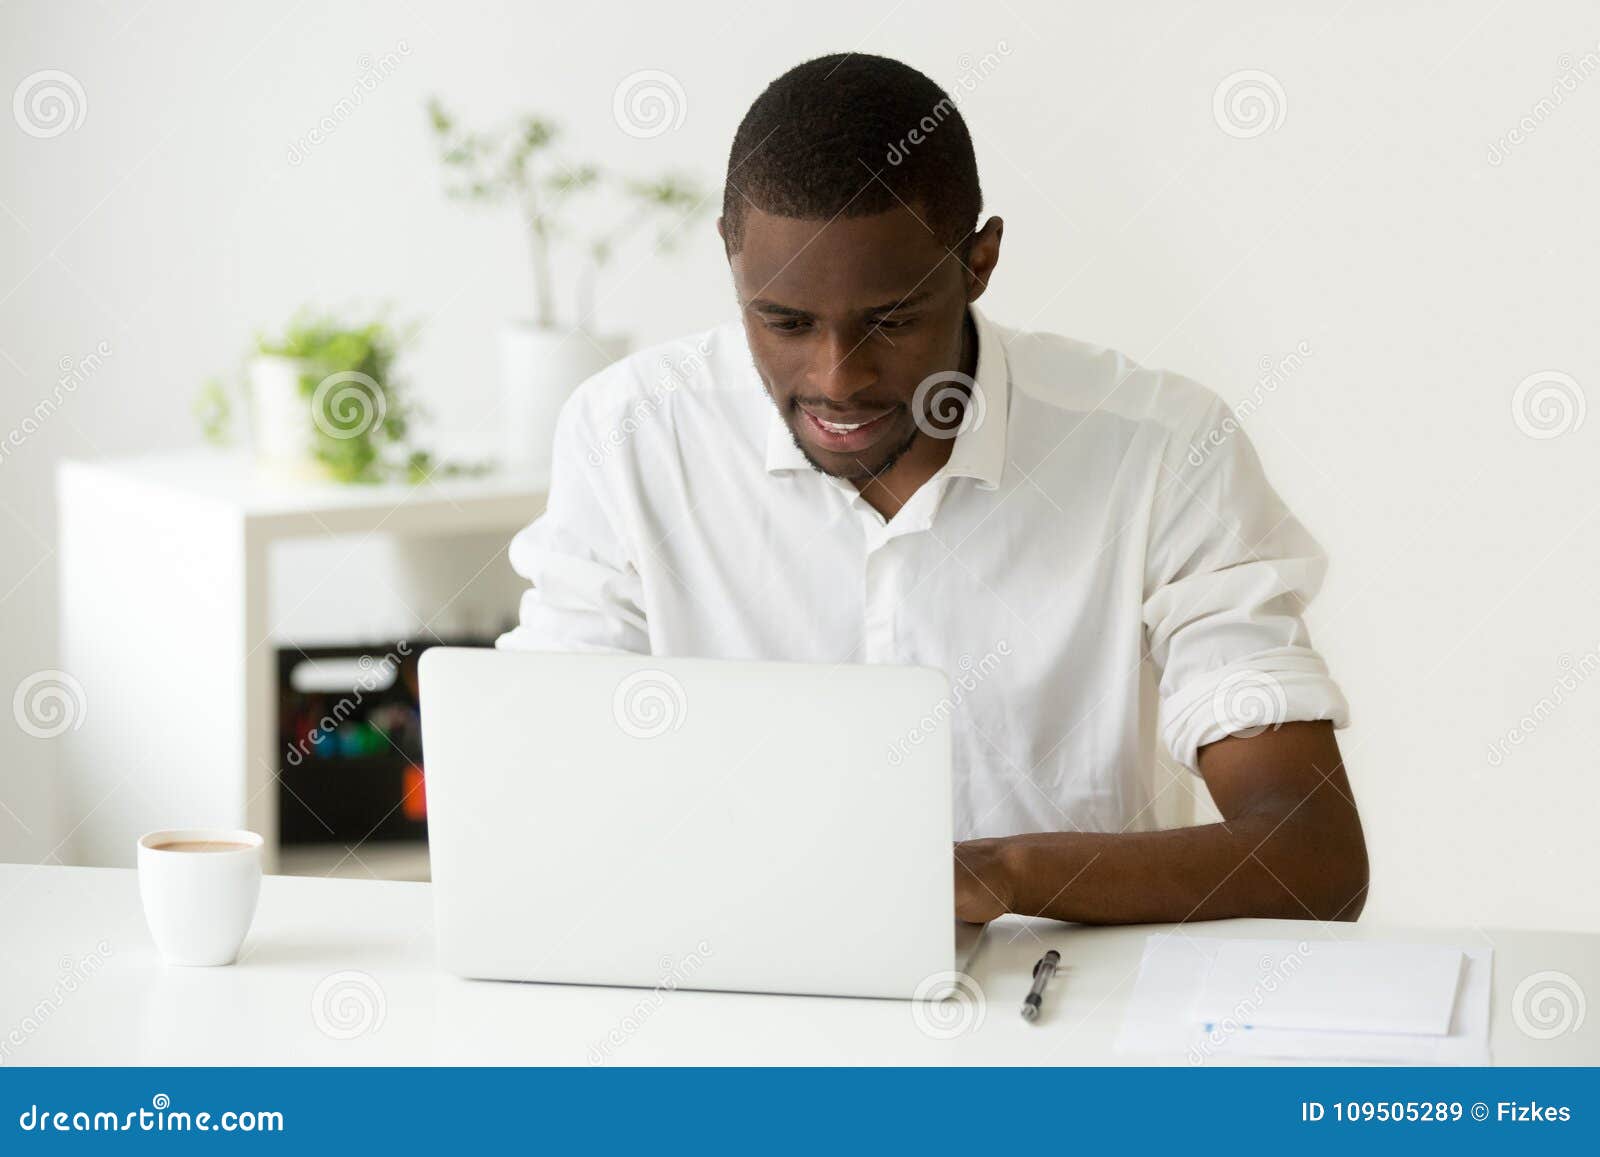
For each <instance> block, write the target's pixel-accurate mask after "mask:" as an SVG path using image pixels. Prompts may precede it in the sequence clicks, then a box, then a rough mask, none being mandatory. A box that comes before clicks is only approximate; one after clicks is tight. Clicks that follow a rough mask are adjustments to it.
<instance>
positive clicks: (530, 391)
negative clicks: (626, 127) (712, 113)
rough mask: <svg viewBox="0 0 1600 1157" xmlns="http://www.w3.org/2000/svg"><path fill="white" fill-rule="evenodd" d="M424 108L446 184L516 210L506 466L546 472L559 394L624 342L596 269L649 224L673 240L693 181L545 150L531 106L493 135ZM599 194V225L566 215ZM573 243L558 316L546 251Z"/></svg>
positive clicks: (548, 143) (505, 394)
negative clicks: (566, 315)
mask: <svg viewBox="0 0 1600 1157" xmlns="http://www.w3.org/2000/svg"><path fill="white" fill-rule="evenodd" d="M428 116H429V121H430V123H431V124H432V127H433V131H434V135H435V138H436V139H437V142H438V146H439V157H440V160H441V161H442V163H443V164H444V167H445V171H446V184H445V191H446V193H448V194H449V195H450V196H451V197H453V198H456V199H459V200H464V201H472V202H479V203H485V204H508V205H510V206H512V207H513V208H514V209H515V210H516V212H517V213H518V215H519V216H520V217H521V219H522V225H523V229H524V231H525V233H526V235H527V238H528V245H529V254H530V257H531V265H532V280H531V284H532V290H533V304H534V312H533V315H532V316H531V317H522V318H511V319H508V320H507V321H506V323H505V324H504V326H503V328H502V330H501V334H500V368H501V393H502V399H503V405H504V410H505V412H504V415H503V417H504V421H505V427H504V428H505V438H506V442H505V449H504V457H505V460H506V463H507V465H509V466H511V467H512V468H513V469H517V470H523V471H528V472H534V473H543V472H545V471H547V470H548V469H549V466H550V452H551V441H552V437H553V434H554V432H555V420H556V415H557V414H558V413H559V411H560V409H561V404H562V403H563V402H564V401H566V399H567V396H568V395H569V394H571V392H572V390H573V389H574V388H575V387H576V386H577V385H578V384H579V383H580V382H582V381H583V380H584V379H585V378H588V377H590V376H591V375H593V374H595V373H597V372H599V371H600V370H602V369H604V368H605V367H606V366H607V365H609V364H610V363H612V362H614V361H616V360H617V359H618V358H620V357H622V356H623V355H624V354H625V353H627V351H628V340H627V338H626V337H625V336H623V335H618V334H606V333H603V332H600V331H598V330H597V329H596V328H595V326H594V313H595V306H596V296H595V290H596V283H597V281H598V279H599V277H600V275H601V274H602V273H603V272H604V271H605V269H606V268H607V267H608V266H609V265H610V263H611V261H612V259H613V258H614V257H615V255H616V253H617V251H618V249H619V247H620V246H622V245H623V244H624V243H625V242H626V241H628V240H629V239H630V238H632V237H633V236H635V235H636V234H638V233H640V232H642V231H644V230H646V229H648V228H650V227H651V226H654V229H655V242H656V246H657V248H658V249H659V250H662V251H669V250H671V249H672V248H673V243H674V241H675V239H676V237H677V235H678V232H679V230H680V229H681V226H682V225H683V224H684V222H685V221H686V220H687V219H688V218H689V217H691V216H693V215H695V214H697V213H698V212H699V211H700V210H702V209H703V208H704V207H705V205H706V203H707V198H706V196H705V195H704V194H703V193H702V192H701V190H700V189H699V188H698V187H697V186H696V184H695V183H694V182H693V181H692V180H690V179H687V178H685V177H682V176H678V175H674V174H666V175H663V176H661V177H658V178H656V179H654V180H639V179H633V178H619V177H613V176H611V175H609V174H607V173H605V172H603V171H602V170H601V169H599V168H598V167H596V166H594V165H591V164H568V163H566V162H565V161H563V160H561V159H558V158H557V157H556V155H555V153H554V145H555V141H556V138H557V135H558V131H557V129H556V126H555V125H554V124H553V123H552V122H550V121H548V120H545V119H543V118H541V117H538V116H523V117H521V118H519V119H518V120H517V121H516V122H515V124H513V125H512V126H510V127H509V128H507V129H505V130H503V131H500V132H496V133H477V132H470V131H468V130H466V129H464V128H462V127H461V126H460V125H459V124H458V123H457V121H456V119H455V118H454V117H453V116H452V115H450V114H449V113H448V112H446V111H445V109H444V107H443V106H442V105H441V104H440V103H439V101H437V100H430V101H429V102H428ZM602 192H609V193H610V194H611V195H612V197H611V199H612V201H613V202H614V204H620V208H618V209H615V210H614V212H613V214H612V216H611V220H610V222H609V224H608V225H607V226H606V227H604V228H602V229H600V230H597V231H593V232H588V233H580V232H579V231H578V230H577V229H575V228H574V226H573V225H572V223H571V218H572V215H573V213H574V209H575V207H576V206H577V205H578V204H579V203H580V202H582V201H584V200H585V199H591V200H592V199H594V198H595V197H596V196H597V195H599V194H601V193H602ZM573 243H576V245H577V246H578V248H579V257H580V259H581V261H582V271H581V273H580V275H579V276H578V278H577V279H576V295H575V300H574V301H573V303H572V304H573V307H574V310H575V312H574V314H573V315H572V316H571V318H570V320H566V321H563V320H562V319H561V317H560V314H559V312H558V309H557V302H556V296H555V292H554V279H553V273H552V254H553V250H554V249H555V248H556V247H557V245H558V244H573Z"/></svg>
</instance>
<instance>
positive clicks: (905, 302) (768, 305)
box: [747, 289, 933, 317]
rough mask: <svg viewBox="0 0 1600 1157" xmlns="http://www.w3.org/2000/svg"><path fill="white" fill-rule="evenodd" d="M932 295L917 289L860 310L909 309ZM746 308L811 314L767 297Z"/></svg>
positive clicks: (792, 314)
mask: <svg viewBox="0 0 1600 1157" xmlns="http://www.w3.org/2000/svg"><path fill="white" fill-rule="evenodd" d="M932 295H933V291H932V290H930V289H924V290H920V291H917V292H915V293H910V294H908V295H906V296H905V297H903V298H901V299H899V300H898V301H891V302H888V303H887V304H885V305H874V306H869V307H868V308H866V309H864V310H862V312H863V313H865V314H869V315H876V314H881V313H893V312H894V311H895V310H897V309H910V308H912V307H913V306H917V305H921V304H922V303H923V302H924V301H926V300H927V299H928V298H929V297H931V296H932ZM747 308H749V309H754V310H758V311H760V312H761V313H773V314H777V315H778V316H780V317H810V316H811V313H810V311H809V310H804V309H796V308H795V307H794V306H792V305H780V304H779V303H778V302H776V301H771V300H769V299H767V298H765V297H756V298H752V299H751V300H750V303H749V305H748V306H747Z"/></svg>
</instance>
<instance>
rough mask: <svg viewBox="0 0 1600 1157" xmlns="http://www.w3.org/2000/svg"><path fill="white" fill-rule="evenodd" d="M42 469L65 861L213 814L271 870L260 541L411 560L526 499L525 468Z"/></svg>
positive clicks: (515, 523) (535, 492) (501, 524)
mask: <svg viewBox="0 0 1600 1157" xmlns="http://www.w3.org/2000/svg"><path fill="white" fill-rule="evenodd" d="M57 481H58V501H59V504H60V568H61V655H62V663H61V665H62V669H63V670H64V671H66V672H67V673H68V674H69V675H70V676H71V677H72V678H73V679H74V680H76V681H77V683H78V684H80V685H81V686H82V688H83V699H84V710H83V711H82V712H81V713H80V725H79V726H78V727H77V729H76V730H72V731H69V732H67V733H66V734H64V735H63V736H62V737H61V740H60V744H61V747H60V760H61V762H60V777H59V778H60V787H61V791H60V801H59V802H60V805H61V809H62V815H61V819H62V821H63V823H62V826H63V827H64V828H65V829H66V830H68V831H69V832H70V833H71V835H70V837H69V841H70V843H69V855H70V856H71V858H72V861H73V862H77V863H85V864H97V865H111V866H126V865H129V864H131V863H133V847H134V841H135V840H136V839H137V838H138V837H139V835H141V834H142V833H143V832H146V831H149V830H151V829H154V828H161V827H187V826H212V825H216V826H225V827H248V828H251V829H252V830H255V831H258V832H260V833H261V834H262V836H263V837H265V839H266V842H267V843H266V848H265V851H266V861H267V867H268V870H269V871H271V870H274V868H275V863H276V853H277V830H278V806H277V805H278V790H277V780H276V772H277V769H278V767H279V766H280V759H279V757H280V756H281V754H282V753H280V752H279V751H277V749H276V748H277V727H276V719H275V711H276V701H277V697H276V677H277V673H276V664H275V655H274V649H275V642H274V640H273V639H272V638H271V633H272V625H273V624H272V621H271V618H270V615H269V595H268V578H269V567H270V557H271V549H272V547H273V546H274V544H276V543H279V542H283V541H286V540H293V539H316V538H321V537H324V536H328V535H344V534H366V535H383V536H389V537H398V538H400V539H402V540H405V541H406V542H407V548H408V550H409V551H410V552H411V555H412V556H413V557H414V558H415V559H416V560H417V561H418V562H419V563H420V564H426V563H427V562H428V561H429V559H428V552H429V540H430V539H436V540H438V542H439V544H440V545H439V550H440V551H448V550H450V549H451V543H452V541H459V536H461V535H468V534H493V535H504V537H505V538H506V539H509V538H510V536H511V535H512V534H514V533H515V532H516V531H517V530H518V529H520V528H521V527H523V526H525V525H527V523H528V522H530V521H532V519H533V518H535V517H537V515H538V514H539V513H540V512H541V511H542V510H543V508H544V480H543V479H541V478H534V477H526V476H517V475H508V474H492V475H486V476H481V477H462V478H449V479H440V480H436V481H429V482H424V483H422V484H421V485H416V486H411V485H405V484H385V485H377V486H359V485H352V486H341V485H335V484H330V483H326V482H312V483H305V482H294V481H291V480H287V479H284V478H281V477H274V476H272V475H270V474H267V473H263V472H262V471H259V470H257V469H255V467H254V466H253V465H252V464H251V462H250V461H249V459H248V458H246V457H245V456H243V455H240V454H233V453H224V452H218V451H192V452H185V453H179V454H169V455H158V456H148V457H140V458H131V459H124V460H121V461H111V462H97V463H90V462H64V463H62V464H61V466H60V468H59V471H58V476H57ZM420 569H426V567H425V565H424V566H422V567H421V568H420ZM401 585H403V583H402V584H401ZM291 593H292V592H291ZM303 593H304V594H307V595H309V594H311V593H312V592H311V591H310V590H307V591H305V592H303ZM418 610H425V608H420V607H419V608H418ZM353 633H359V627H356V628H354V631H353Z"/></svg>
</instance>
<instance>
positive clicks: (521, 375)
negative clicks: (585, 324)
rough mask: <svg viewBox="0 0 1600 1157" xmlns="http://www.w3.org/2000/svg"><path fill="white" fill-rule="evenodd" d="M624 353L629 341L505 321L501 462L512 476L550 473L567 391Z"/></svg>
mask: <svg viewBox="0 0 1600 1157" xmlns="http://www.w3.org/2000/svg"><path fill="white" fill-rule="evenodd" d="M627 352H628V339H627V338H624V337H603V336H601V335H599V334H592V333H586V332H584V331H583V330H575V329H558V328H555V327H543V326H539V325H536V324H534V323H533V322H519V321H513V322H507V323H506V325H505V326H504V328H502V329H501V331H500V397H501V405H502V407H503V415H502V416H503V417H504V419H505V427H504V438H505V443H504V459H505V465H506V467H507V468H508V469H510V470H513V471H515V472H517V473H527V474H539V475H544V474H548V473H549V472H550V457H551V450H552V448H553V446H554V442H555V430H556V416H557V415H558V414H560V412H561V406H562V404H563V403H565V402H566V400H567V398H568V397H570V396H571V394H572V391H573V390H575V389H577V387H578V385H579V384H580V383H582V382H583V381H584V379H586V378H590V377H593V376H594V375H595V374H597V373H599V372H600V371H601V370H603V369H605V368H606V367H607V366H608V365H610V364H611V363H612V362H614V361H617V360H618V359H619V358H621V357H623V356H624V355H625V354H626V353H627Z"/></svg>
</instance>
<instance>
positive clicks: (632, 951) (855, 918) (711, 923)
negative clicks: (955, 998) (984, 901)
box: [420, 647, 955, 997]
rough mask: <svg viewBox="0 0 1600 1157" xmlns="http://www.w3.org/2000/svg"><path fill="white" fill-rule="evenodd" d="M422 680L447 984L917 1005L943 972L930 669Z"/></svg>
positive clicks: (699, 670) (533, 662)
mask: <svg viewBox="0 0 1600 1157" xmlns="http://www.w3.org/2000/svg"><path fill="white" fill-rule="evenodd" d="M420 675H421V689H422V727H423V751H424V763H425V774H426V782H427V788H426V790H427V796H428V830H429V851H430V857H431V861H432V875H433V888H434V897H435V905H436V909H437V912H436V917H437V929H436V930H437V936H438V943H439V952H440V960H441V964H442V965H443V967H445V968H446V969H447V970H450V971H453V972H456V973H458V974H460V975H464V976H473V977H487V978H498V979H513V980H541V981H558V982H568V983H589V984H623V985H640V986H646V987H656V986H663V985H671V986H672V987H682V988H710V989H737V990H749V991H761V992H794V993H817V994H833V995H851V996H883V997H911V996H912V995H913V994H914V993H916V992H917V990H918V988H919V986H922V987H923V988H924V989H925V988H926V985H925V983H924V982H925V981H927V980H928V978H929V977H930V976H931V975H932V974H934V973H938V972H942V971H946V970H950V969H952V968H953V967H954V965H955V926H954V923H953V919H952V913H953V911H954V904H955V900H954V894H953V893H954V881H953V869H952V860H951V841H952V820H951V782H950V737H949V732H948V725H947V717H948V714H949V712H950V710H951V703H950V698H949V696H950V689H949V683H948V681H947V679H946V678H945V676H944V675H943V674H942V673H941V672H938V671H935V670H932V669H928V668H919V667H899V666H826V665H814V664H801V663H774V662H740V661H728V660H713V659H673V658H662V657H655V656H635V655H604V654H537V653H527V652H508V651H495V650H487V649H482V650H479V649H466V648H451V647H434V648H430V649H429V650H428V651H426V652H424V654H423V655H422V658H421V667H420Z"/></svg>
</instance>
